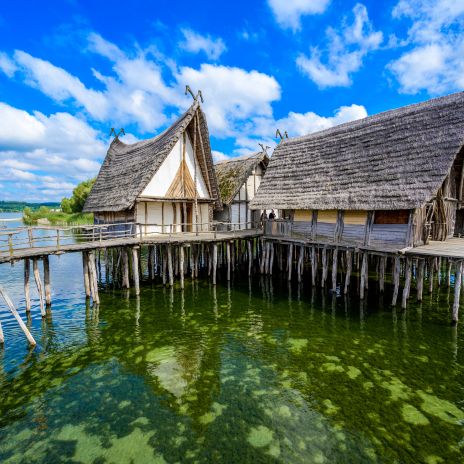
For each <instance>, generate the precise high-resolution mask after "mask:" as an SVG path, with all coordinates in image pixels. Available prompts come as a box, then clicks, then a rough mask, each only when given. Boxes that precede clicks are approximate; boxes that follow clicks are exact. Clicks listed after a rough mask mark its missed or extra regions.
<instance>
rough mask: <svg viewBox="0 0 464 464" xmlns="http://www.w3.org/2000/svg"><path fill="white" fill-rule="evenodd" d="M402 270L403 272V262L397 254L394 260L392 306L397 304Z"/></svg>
mask: <svg viewBox="0 0 464 464" xmlns="http://www.w3.org/2000/svg"><path fill="white" fill-rule="evenodd" d="M400 272H401V262H400V257H399V256H395V259H394V260H393V297H392V306H396V301H397V299H398V291H399V288H400Z"/></svg>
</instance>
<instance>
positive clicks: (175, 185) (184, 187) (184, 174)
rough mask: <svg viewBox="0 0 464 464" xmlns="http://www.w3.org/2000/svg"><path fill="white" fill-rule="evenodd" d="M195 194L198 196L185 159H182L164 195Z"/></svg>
mask: <svg viewBox="0 0 464 464" xmlns="http://www.w3.org/2000/svg"><path fill="white" fill-rule="evenodd" d="M195 195H196V196H197V197H198V196H199V195H198V192H197V189H196V188H195V182H194V180H193V179H192V176H191V174H190V171H189V169H188V166H187V163H186V161H185V160H182V163H181V165H180V167H179V170H178V171H177V174H176V176H175V177H174V180H173V181H172V184H171V186H170V187H169V189H168V191H167V192H166V197H167V198H195Z"/></svg>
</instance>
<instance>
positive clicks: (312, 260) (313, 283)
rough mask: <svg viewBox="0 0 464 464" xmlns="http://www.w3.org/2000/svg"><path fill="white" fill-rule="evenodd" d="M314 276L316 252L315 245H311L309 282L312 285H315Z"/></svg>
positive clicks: (315, 274)
mask: <svg viewBox="0 0 464 464" xmlns="http://www.w3.org/2000/svg"><path fill="white" fill-rule="evenodd" d="M316 278H317V254H316V247H315V246H314V245H313V246H312V247H311V283H312V285H313V287H315V286H316Z"/></svg>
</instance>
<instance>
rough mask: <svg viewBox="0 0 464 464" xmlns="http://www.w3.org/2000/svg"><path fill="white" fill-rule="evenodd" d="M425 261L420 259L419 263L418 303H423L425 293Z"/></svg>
mask: <svg viewBox="0 0 464 464" xmlns="http://www.w3.org/2000/svg"><path fill="white" fill-rule="evenodd" d="M424 271H425V260H423V259H418V263H417V301H422V297H423V293H424Z"/></svg>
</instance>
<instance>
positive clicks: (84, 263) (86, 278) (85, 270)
mask: <svg viewBox="0 0 464 464" xmlns="http://www.w3.org/2000/svg"><path fill="white" fill-rule="evenodd" d="M82 268H83V273H84V289H85V297H86V298H90V280H89V260H88V253H87V251H83V252H82Z"/></svg>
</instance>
